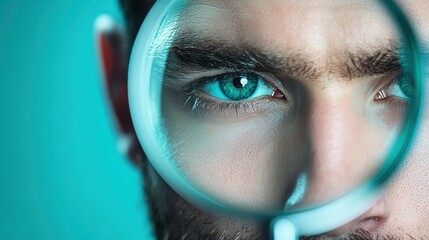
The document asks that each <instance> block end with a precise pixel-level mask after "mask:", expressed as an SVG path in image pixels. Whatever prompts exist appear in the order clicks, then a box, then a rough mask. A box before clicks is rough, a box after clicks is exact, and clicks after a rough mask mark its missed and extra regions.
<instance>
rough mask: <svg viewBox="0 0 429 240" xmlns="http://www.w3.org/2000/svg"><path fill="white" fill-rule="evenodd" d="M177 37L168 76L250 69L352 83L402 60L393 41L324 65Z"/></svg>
mask: <svg viewBox="0 0 429 240" xmlns="http://www.w3.org/2000/svg"><path fill="white" fill-rule="evenodd" d="M193 36H195V35H194V34H183V35H182V36H179V37H177V38H176V39H175V40H174V41H173V43H172V45H171V48H170V50H169V57H168V60H167V68H166V70H167V75H170V76H172V77H173V76H176V77H177V76H178V75H180V73H186V72H196V71H204V70H213V69H229V70H249V71H250V70H251V71H257V72H267V73H272V74H274V75H281V76H285V75H286V76H288V77H291V78H294V79H304V80H314V79H316V78H318V77H320V76H322V75H323V74H324V73H326V71H329V73H330V74H334V75H337V76H339V78H335V79H346V80H352V79H355V78H359V77H365V76H373V75H378V74H387V73H390V72H393V71H398V70H401V67H403V66H402V65H403V63H404V60H403V59H401V57H400V50H399V49H398V47H397V46H398V44H396V43H394V42H393V41H392V42H390V43H389V44H384V45H380V46H379V47H375V46H372V47H368V46H367V47H365V46H364V47H360V48H355V49H357V50H353V49H350V50H347V51H344V52H342V53H340V54H338V56H335V57H334V56H333V57H332V59H330V60H329V61H328V62H329V63H327V65H326V66H323V67H322V66H320V64H319V65H317V64H316V63H315V62H312V61H311V60H309V59H310V58H309V57H307V56H305V55H304V54H302V53H296V52H295V53H293V52H291V53H290V54H282V55H281V54H279V53H274V52H272V51H268V50H266V49H264V48H261V47H256V46H251V45H246V44H241V45H238V46H234V45H231V44H230V43H228V42H225V41H221V40H213V39H209V38H207V39H204V38H201V37H193Z"/></svg>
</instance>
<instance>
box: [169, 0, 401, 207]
mask: <svg viewBox="0 0 429 240" xmlns="http://www.w3.org/2000/svg"><path fill="white" fill-rule="evenodd" d="M210 4H211V5H210ZM210 4H209V3H208V2H197V1H196V2H191V3H190V4H189V5H188V6H186V7H185V9H186V10H185V12H184V14H183V16H182V18H181V19H180V20H179V22H180V25H179V30H178V34H177V36H176V40H175V41H174V42H173V46H172V50H171V56H170V60H169V61H168V63H167V70H166V71H167V74H166V77H165V80H164V85H165V88H164V89H165V93H164V96H165V98H163V109H164V113H165V114H164V115H163V117H164V121H165V122H164V124H165V126H167V127H166V132H167V135H168V137H169V139H171V144H170V145H171V147H172V153H173V154H172V155H173V158H174V160H175V161H177V162H178V166H179V168H180V170H181V171H182V172H183V173H184V174H185V175H186V176H187V177H188V178H189V179H190V180H191V181H192V182H195V184H196V185H198V186H200V187H201V188H202V189H203V190H205V191H206V192H208V193H209V194H213V195H214V196H215V197H217V198H219V199H221V200H223V201H226V202H228V203H231V204H233V205H236V206H237V207H244V208H250V209H257V210H282V209H283V208H284V207H285V205H286V203H287V201H288V198H289V197H290V196H291V194H292V192H293V191H294V187H295V184H296V179H297V178H298V176H299V175H300V174H302V173H305V174H306V176H307V178H308V180H307V185H308V186H307V188H308V191H307V192H306V193H305V195H304V193H302V194H301V195H302V198H303V199H302V200H303V202H304V203H305V204H309V203H323V202H326V201H328V200H331V199H333V198H334V197H337V196H339V195H340V194H344V193H346V192H347V191H349V190H351V189H353V188H354V187H356V186H357V185H358V184H359V183H362V182H363V181H364V180H366V179H367V178H368V176H371V174H373V173H374V171H375V170H377V165H378V164H379V163H380V161H382V160H384V159H383V157H385V155H386V154H385V153H386V152H387V149H389V148H388V147H386V145H387V144H386V142H388V140H389V139H391V138H392V134H393V133H394V132H395V130H394V129H396V128H398V127H400V124H401V123H402V118H403V115H404V114H403V112H404V110H405V108H406V100H405V99H402V98H401V97H400V96H396V95H394V94H395V93H393V94H392V93H391V92H392V91H391V90H390V91H389V89H391V88H392V87H390V86H391V85H392V84H396V83H391V82H392V81H393V80H395V78H397V77H398V74H395V73H396V72H399V71H401V69H400V66H398V63H397V62H395V61H396V59H394V58H393V56H391V55H392V54H393V53H392V52H394V50H395V49H394V47H396V46H395V45H394V44H392V43H393V42H395V40H396V39H397V37H396V36H395V32H394V30H393V29H394V28H393V27H391V26H390V23H389V22H384V21H380V17H379V16H382V12H380V10H379V9H378V8H377V5H375V4H361V5H357V6H356V7H355V8H353V10H347V11H345V10H344V8H345V6H346V5H344V3H343V4H334V7H332V6H330V7H329V9H331V8H333V9H332V10H330V11H329V12H328V13H329V14H327V13H325V14H320V8H324V6H323V5H322V6H320V7H317V8H316V9H314V7H313V6H311V7H309V6H307V7H306V6H297V7H298V8H304V9H298V10H297V12H307V14H308V15H307V16H306V17H305V18H303V19H301V20H300V23H299V24H295V25H291V26H289V24H285V23H287V22H290V20H289V18H292V19H294V18H296V17H297V16H295V14H294V13H290V12H289V10H288V9H289V8H293V7H294V5H293V4H286V3H283V2H282V3H281V4H282V6H283V5H284V6H283V9H284V11H285V12H280V13H279V14H280V15H282V17H280V18H276V19H273V18H272V17H270V16H267V14H266V13H267V12H272V11H273V9H264V8H265V7H270V8H271V7H273V5H268V6H265V4H260V3H253V4H250V3H247V4H244V5H243V6H241V7H240V12H238V13H236V12H234V14H232V12H231V9H234V7H235V3H234V4H232V5H231V3H222V4H221V5H216V4H215V3H213V2H210ZM213 4H214V5H213ZM273 4H274V3H273ZM278 4H280V3H278ZM254 5H258V6H259V5H261V6H260V8H262V11H261V12H259V11H258V12H256V13H252V14H251V13H250V11H251V10H253V9H254V8H255V6H254ZM274 5H275V4H274ZM316 5H317V4H316ZM248 8H250V9H248ZM279 9H280V8H279ZM286 11H287V12H286ZM255 14H256V16H258V15H261V17H256V18H255ZM375 15H378V17H374V16H375ZM219 16H222V17H219ZM262 16H264V17H262ZM283 16H287V17H283ZM215 17H216V18H217V19H218V20H217V22H219V23H218V24H208V22H214V21H215V19H214V18H215ZM212 18H213V19H212ZM261 18H262V19H263V20H262V21H261V20H259V19H261ZM255 19H258V21H255ZM228 23H233V24H229V25H228ZM227 25H228V26H227ZM301 25H304V26H307V25H308V26H311V28H310V29H309V30H308V31H299V28H301ZM368 25H371V26H374V32H366V35H367V36H365V38H363V39H362V31H349V30H348V29H362V30H363V29H364V28H366V27H367V26H368ZM255 26H256V28H257V29H260V31H258V32H257V33H255V32H254V31H253V30H252V29H253V28H254V27H255ZM346 26H347V27H346ZM273 29H274V30H276V33H277V35H279V36H281V37H279V38H275V37H273V36H274V32H273ZM279 29H281V34H279V32H278V30H279ZM381 29H384V31H383V35H381V34H380V33H381V32H382V31H381ZM386 29H387V33H388V35H387V37H388V39H386V40H384V44H383V38H382V37H386ZM310 32H311V33H312V34H311V35H309V33H310ZM237 33H239V34H237ZM291 34H293V38H292V37H289V36H290V35H291ZM349 39H353V40H352V41H350V40H349ZM205 40H206V41H205ZM372 40H375V41H376V42H371V41H372ZM396 41H397V40H396ZM363 46H365V47H366V49H367V50H365V51H364V50H362V49H360V48H362V47H363ZM301 49H305V50H303V51H302V50H301ZM298 50H299V51H298ZM201 51H205V57H206V58H207V59H206V58H204V56H200V57H199V55H198V54H201V53H200V52H201ZM252 51H254V52H258V53H254V55H257V56H260V55H262V56H264V57H265V58H268V59H272V61H275V62H276V64H275V65H274V66H273V67H269V66H270V64H271V65H273V63H265V65H263V66H262V64H260V65H261V66H259V65H258V64H254V66H251V67H248V66H246V67H244V65H245V64H242V65H243V66H240V65H238V66H236V65H233V64H229V65H228V66H225V65H222V63H219V62H216V61H214V60H213V59H211V58H215V57H219V58H221V57H222V56H224V58H225V59H228V57H230V55H232V56H235V55H238V56H240V55H244V53H243V52H247V53H248V54H249V55H251V54H252ZM235 52H239V54H237V53H235ZM211 55H214V56H211ZM210 57H211V58H210ZM255 58H256V57H255ZM359 58H362V59H359ZM366 58H378V59H377V60H376V61H374V60H373V61H374V62H373V63H372V64H374V65H375V64H379V65H380V66H381V65H383V64H384V65H385V66H384V68H381V67H380V69H376V68H374V67H373V66H372V65H371V66H364V64H365V62H363V61H365V60H366ZM195 59H196V60H195ZM274 59H275V60H274ZM212 61H213V63H212ZM243 61H245V60H243ZM300 61H301V62H300ZM277 62H278V63H277ZM193 65H198V66H195V67H194V66H193ZM249 65H250V64H249ZM272 69H274V70H272ZM273 71H275V72H273ZM228 72H250V73H249V74H247V75H250V74H252V73H253V74H254V75H257V74H259V75H262V76H265V78H264V77H261V78H260V79H261V80H260V81H265V83H264V84H266V85H270V86H271V88H273V89H277V90H278V91H280V92H281V93H282V97H273V96H272V95H261V96H256V97H255V98H250V99H249V98H247V97H246V98H243V99H230V100H228V97H227V96H225V98H226V100H225V99H224V97H223V95H228V93H229V92H233V91H235V92H240V91H243V90H240V89H239V87H234V86H236V85H237V84H236V85H233V84H229V85H228V86H229V88H230V89H231V88H232V89H233V90H231V91H229V92H228V93H227V94H225V92H226V90H225V87H224V86H225V85H226V84H223V82H225V81H224V80H223V79H224V78H225V77H223V78H222V79H221V80H219V79H217V78H216V76H218V75H220V74H223V73H226V74H228ZM244 76H246V75H244ZM213 78H214V79H213ZM248 78H249V77H248ZM242 79H244V80H245V82H246V83H247V82H248V80H247V78H241V79H239V80H242ZM249 79H250V78H249ZM264 79H266V80H264ZM205 81H206V82H207V81H208V83H206V82H205ZM212 81H218V82H221V84H220V86H219V88H220V89H221V90H222V91H221V92H222V93H223V95H222V93H217V94H215V96H214V95H213V94H214V93H215V89H214V90H211V89H205V87H204V86H205V85H208V84H212ZM195 83H198V84H197V85H196V86H195ZM237 86H238V85H237ZM234 89H235V90H234ZM380 92H383V93H385V92H387V95H388V96H386V97H385V99H382V98H381V97H379V95H380ZM230 95H231V93H230ZM390 95H393V96H390ZM216 96H217V97H216ZM232 98H234V97H232ZM338 168H341V169H343V171H340V172H338ZM326 173H335V175H336V178H334V179H327V178H326ZM305 204H303V203H301V204H300V205H305Z"/></svg>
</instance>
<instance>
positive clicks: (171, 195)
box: [142, 164, 423, 240]
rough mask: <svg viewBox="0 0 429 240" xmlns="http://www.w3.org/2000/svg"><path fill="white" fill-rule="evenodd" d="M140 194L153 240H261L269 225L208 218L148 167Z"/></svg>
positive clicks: (358, 233) (393, 238) (373, 238)
mask: <svg viewBox="0 0 429 240" xmlns="http://www.w3.org/2000/svg"><path fill="white" fill-rule="evenodd" d="M142 172H143V176H144V179H143V180H144V184H143V186H144V192H145V196H146V201H147V204H148V207H149V212H150V219H151V220H152V226H153V230H154V234H155V236H156V239H160V240H170V239H171V240H177V239H180V240H181V239H201V240H226V239H232V240H258V239H261V240H264V239H269V236H270V231H269V230H270V229H269V224H266V223H265V224H264V223H260V222H254V221H253V222H252V221H248V220H243V219H237V218H232V217H227V216H221V215H214V214H209V213H207V212H204V211H202V210H201V209H199V208H197V207H195V206H193V205H192V204H190V203H188V202H187V201H186V200H184V199H183V198H182V197H180V196H179V195H178V194H177V193H176V192H175V191H174V190H172V189H171V188H170V187H169V186H168V185H167V184H166V183H165V182H164V181H163V180H162V178H161V177H160V176H159V175H158V174H157V173H156V172H155V170H154V169H153V168H152V167H151V166H150V164H142ZM299 239H300V240H330V239H338V240H397V239H398V240H407V239H410V240H414V239H419V240H420V239H423V238H416V237H413V236H412V235H410V234H406V235H405V237H404V236H398V235H393V234H392V235H390V234H389V235H376V234H372V233H370V232H368V231H365V230H363V229H357V230H354V231H352V232H349V233H347V234H343V235H342V236H337V237H332V236H328V235H325V234H322V235H317V236H302V237H300V238H299Z"/></svg>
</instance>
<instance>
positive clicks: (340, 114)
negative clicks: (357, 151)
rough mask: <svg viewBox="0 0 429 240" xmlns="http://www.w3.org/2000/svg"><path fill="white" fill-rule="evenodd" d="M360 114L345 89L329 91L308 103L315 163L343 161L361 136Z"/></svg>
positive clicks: (336, 164)
mask: <svg viewBox="0 0 429 240" xmlns="http://www.w3.org/2000/svg"><path fill="white" fill-rule="evenodd" d="M359 118H360V117H359V116H358V113H357V111H356V109H354V107H353V106H352V104H351V101H350V99H347V94H346V93H337V92H334V93H328V94H326V95H325V96H320V97H318V98H317V99H314V100H313V101H312V102H311V104H310V107H309V119H308V123H307V124H308V125H309V130H310V141H311V149H312V158H313V162H314V164H318V163H319V162H321V161H322V162H323V163H324V164H323V166H324V167H327V166H328V165H327V164H329V165H331V164H333V165H335V166H338V164H341V163H342V162H344V161H342V160H343V159H344V158H345V154H347V152H348V149H349V148H351V146H350V145H351V144H352V141H351V140H354V141H356V140H358V135H357V133H356V130H358V129H359V125H361V123H360V121H361V120H360V119H359Z"/></svg>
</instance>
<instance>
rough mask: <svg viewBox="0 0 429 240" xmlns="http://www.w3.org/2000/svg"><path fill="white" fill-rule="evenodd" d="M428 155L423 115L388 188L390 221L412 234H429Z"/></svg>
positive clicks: (427, 121) (428, 130)
mask: <svg viewBox="0 0 429 240" xmlns="http://www.w3.org/2000/svg"><path fill="white" fill-rule="evenodd" d="M428 156H429V116H428V114H426V116H425V118H424V119H423V120H422V125H421V127H420V131H419V133H418V137H417V139H416V141H415V143H414V147H413V149H412V152H411V154H410V155H409V157H408V159H407V162H406V163H405V165H404V167H403V168H402V169H401V171H400V172H399V173H398V175H397V176H396V178H395V180H394V182H393V183H392V184H391V185H390V186H389V188H388V193H389V196H390V201H391V210H392V212H391V215H392V217H391V220H390V221H392V223H393V224H395V225H398V226H401V227H402V228H403V229H404V231H408V232H410V233H412V235H414V234H415V235H416V236H420V235H424V234H426V236H427V234H429V225H428V224H427V222H428V221H429V164H428ZM395 222H396V223H395Z"/></svg>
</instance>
